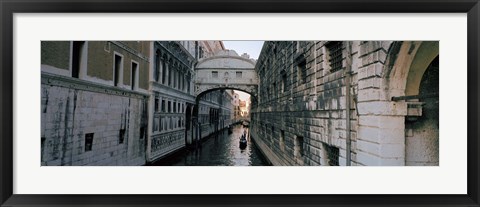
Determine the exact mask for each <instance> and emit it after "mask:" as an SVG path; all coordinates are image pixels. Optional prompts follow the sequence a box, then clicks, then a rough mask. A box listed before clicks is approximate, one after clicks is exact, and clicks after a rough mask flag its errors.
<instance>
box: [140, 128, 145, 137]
mask: <svg viewBox="0 0 480 207" xmlns="http://www.w3.org/2000/svg"><path fill="white" fill-rule="evenodd" d="M144 137H145V127H140V139H143V138H144Z"/></svg>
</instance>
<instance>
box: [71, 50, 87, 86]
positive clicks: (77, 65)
mask: <svg viewBox="0 0 480 207" xmlns="http://www.w3.org/2000/svg"><path fill="white" fill-rule="evenodd" d="M84 50H85V42H84V41H73V46H72V77H74V78H79V77H80V70H82V69H83V68H82V66H83V65H82V61H83V59H84V55H83V51H84Z"/></svg>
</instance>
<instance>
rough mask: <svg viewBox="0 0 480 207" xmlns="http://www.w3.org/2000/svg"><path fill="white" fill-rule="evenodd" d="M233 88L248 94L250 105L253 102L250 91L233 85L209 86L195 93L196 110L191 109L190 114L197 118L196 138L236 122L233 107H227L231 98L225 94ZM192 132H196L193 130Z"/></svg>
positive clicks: (254, 98) (253, 97)
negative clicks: (207, 88)
mask: <svg viewBox="0 0 480 207" xmlns="http://www.w3.org/2000/svg"><path fill="white" fill-rule="evenodd" d="M233 90H237V91H242V92H245V93H247V94H249V95H250V98H251V105H253V104H254V103H255V100H256V96H254V95H252V93H251V92H249V91H247V90H244V89H237V88H234V87H219V88H211V89H209V90H206V91H203V92H201V93H199V95H197V97H196V101H195V103H196V104H195V107H194V108H195V109H197V110H193V114H192V116H193V117H196V118H197V122H196V126H197V127H198V129H197V130H198V136H197V134H195V136H196V138H197V139H198V140H200V139H202V138H204V137H207V136H208V135H210V134H213V133H217V132H219V131H222V130H223V129H227V128H229V127H230V126H231V125H232V124H234V123H237V122H236V121H235V120H234V117H235V114H236V111H235V107H231V108H230V107H229V104H231V102H232V100H228V96H227V95H226V93H229V92H230V91H233ZM230 97H231V98H233V94H231V96H230ZM215 104H217V105H215ZM232 106H233V105H232ZM194 133H196V131H195V130H194Z"/></svg>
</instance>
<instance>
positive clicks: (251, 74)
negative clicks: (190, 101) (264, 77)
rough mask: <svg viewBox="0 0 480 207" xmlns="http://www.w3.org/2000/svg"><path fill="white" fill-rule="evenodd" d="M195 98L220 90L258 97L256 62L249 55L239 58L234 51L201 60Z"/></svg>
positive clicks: (222, 52) (197, 69)
mask: <svg viewBox="0 0 480 207" xmlns="http://www.w3.org/2000/svg"><path fill="white" fill-rule="evenodd" d="M195 72H196V78H195V96H196V97H200V96H201V95H203V94H205V93H207V92H209V91H213V90H218V89H234V90H239V91H243V92H246V93H249V94H250V95H251V96H252V98H254V99H255V98H256V97H257V90H258V83H259V79H258V75H257V73H256V72H255V60H253V59H249V57H248V55H246V54H244V55H242V56H239V55H238V54H237V53H236V52H235V51H233V50H224V51H220V52H218V53H217V54H216V55H215V56H212V57H208V58H205V59H202V60H200V61H199V62H198V63H197V65H196V67H195Z"/></svg>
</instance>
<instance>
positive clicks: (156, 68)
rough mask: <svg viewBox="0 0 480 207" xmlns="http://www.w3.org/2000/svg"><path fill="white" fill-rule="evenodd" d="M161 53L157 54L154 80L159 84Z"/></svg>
mask: <svg viewBox="0 0 480 207" xmlns="http://www.w3.org/2000/svg"><path fill="white" fill-rule="evenodd" d="M160 64H161V63H160V51H158V50H157V51H156V52H155V70H154V71H153V80H155V82H158V78H159V73H160Z"/></svg>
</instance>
